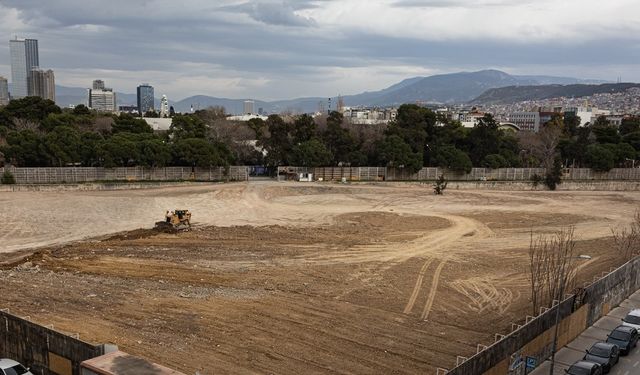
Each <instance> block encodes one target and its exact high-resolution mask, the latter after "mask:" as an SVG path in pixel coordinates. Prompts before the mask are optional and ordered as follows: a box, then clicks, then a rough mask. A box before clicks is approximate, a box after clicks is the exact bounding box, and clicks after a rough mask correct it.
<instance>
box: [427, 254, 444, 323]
mask: <svg viewBox="0 0 640 375" xmlns="http://www.w3.org/2000/svg"><path fill="white" fill-rule="evenodd" d="M446 265H447V259H445V260H443V261H442V262H441V263H440V264H439V265H438V268H436V271H435V272H434V274H433V280H432V281H431V289H430V290H429V297H428V298H427V303H426V304H425V305H424V310H422V315H421V316H420V318H421V319H422V320H427V318H429V313H431V308H432V307H433V302H434V301H435V300H436V292H437V291H438V284H439V282H440V274H442V269H443V268H444V266H446Z"/></svg>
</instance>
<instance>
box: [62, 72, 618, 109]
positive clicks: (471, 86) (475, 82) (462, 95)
mask: <svg viewBox="0 0 640 375" xmlns="http://www.w3.org/2000/svg"><path fill="white" fill-rule="evenodd" d="M601 83H605V82H604V81H594V80H583V79H578V78H568V77H552V76H526V75H520V76H519V75H510V74H507V73H505V72H502V71H499V70H481V71H478V72H461V73H451V74H439V75H433V76H429V77H413V78H408V79H405V80H403V81H401V82H398V83H396V84H394V85H392V86H389V87H387V88H385V89H382V90H379V91H371V92H364V93H361V94H357V95H346V96H343V97H342V100H343V101H344V104H345V105H347V106H374V107H375V106H379V107H383V106H393V105H400V104H404V103H416V102H420V103H433V104H456V103H467V102H470V101H472V100H474V99H475V98H478V97H480V96H481V95H482V94H483V93H485V92H486V91H487V90H491V89H496V88H503V87H518V86H527V87H530V86H539V85H550V84H552V85H572V84H601ZM86 95H87V92H86V89H81V88H74V87H63V86H57V87H56V101H57V103H58V105H61V106H68V105H73V104H78V103H84V102H86ZM116 98H117V101H118V105H122V104H135V103H136V95H135V94H123V93H116ZM337 99H338V98H331V102H332V103H333V108H335V105H336V103H337ZM245 100H248V99H228V98H216V97H211V96H206V95H196V96H191V97H188V98H185V99H182V100H180V101H170V102H169V104H170V105H172V106H173V107H174V108H175V110H176V111H178V112H188V111H189V110H190V108H191V107H192V106H193V108H194V109H203V108H206V107H210V106H222V107H225V109H226V111H227V113H230V114H241V113H242V112H243V104H244V101H245ZM156 101H157V102H158V103H159V99H156ZM321 105H322V106H323V107H324V108H325V109H327V108H328V98H325V97H308V98H297V99H291V100H278V101H270V102H267V101H260V100H256V101H255V106H254V108H255V110H256V111H257V110H258V109H259V108H262V109H263V111H264V112H265V113H281V112H284V111H291V112H294V113H308V112H315V111H318V109H319V108H320V107H321Z"/></svg>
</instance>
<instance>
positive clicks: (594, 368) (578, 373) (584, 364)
mask: <svg viewBox="0 0 640 375" xmlns="http://www.w3.org/2000/svg"><path fill="white" fill-rule="evenodd" d="M565 372H566V373H567V374H569V375H602V374H603V372H602V366H600V365H599V364H597V363H595V362H589V361H578V362H576V363H574V364H572V365H571V367H569V368H568V369H567V370H565Z"/></svg>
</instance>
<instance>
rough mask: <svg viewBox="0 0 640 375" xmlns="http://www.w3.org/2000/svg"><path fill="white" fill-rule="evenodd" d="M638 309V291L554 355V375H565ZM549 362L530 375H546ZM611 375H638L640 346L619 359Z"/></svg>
mask: <svg viewBox="0 0 640 375" xmlns="http://www.w3.org/2000/svg"><path fill="white" fill-rule="evenodd" d="M635 308H640V291H637V292H635V293H634V294H633V295H631V297H629V298H628V299H626V300H625V301H623V302H622V303H621V304H620V306H618V307H616V308H615V309H613V310H611V312H610V313H609V314H608V315H607V316H605V317H603V318H601V319H600V320H598V321H597V322H596V323H595V324H594V325H593V326H591V327H589V328H588V329H587V330H586V331H584V332H583V333H582V334H581V335H580V336H578V338H576V339H575V340H573V341H572V342H571V343H569V344H568V345H567V346H565V347H564V348H562V349H560V351H558V353H556V365H555V368H554V371H553V374H554V375H565V370H566V369H567V368H569V366H571V364H573V363H574V362H576V361H578V360H581V359H582V357H583V356H584V354H585V350H587V349H589V348H590V347H591V345H593V344H594V343H595V342H597V341H606V339H607V334H609V333H610V332H611V330H613V329H614V328H616V327H617V326H619V325H620V324H621V323H622V318H624V316H625V315H627V313H628V312H629V311H630V310H631V309H635ZM550 366H551V362H550V361H545V362H544V363H543V364H542V365H540V366H539V367H538V368H537V369H535V370H534V371H533V372H531V373H530V374H533V375H548V374H549V368H550ZM609 374H612V375H633V374H640V345H639V346H638V347H636V348H634V349H633V350H632V351H631V353H630V354H629V355H627V356H625V357H620V362H618V364H617V365H616V366H614V367H613V369H611V372H610V373H609Z"/></svg>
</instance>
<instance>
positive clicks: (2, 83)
mask: <svg viewBox="0 0 640 375" xmlns="http://www.w3.org/2000/svg"><path fill="white" fill-rule="evenodd" d="M7 104H9V82H8V81H7V79H6V78H4V77H2V76H0V107H2V106H5V105H7Z"/></svg>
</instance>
